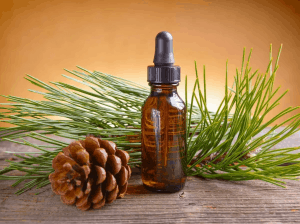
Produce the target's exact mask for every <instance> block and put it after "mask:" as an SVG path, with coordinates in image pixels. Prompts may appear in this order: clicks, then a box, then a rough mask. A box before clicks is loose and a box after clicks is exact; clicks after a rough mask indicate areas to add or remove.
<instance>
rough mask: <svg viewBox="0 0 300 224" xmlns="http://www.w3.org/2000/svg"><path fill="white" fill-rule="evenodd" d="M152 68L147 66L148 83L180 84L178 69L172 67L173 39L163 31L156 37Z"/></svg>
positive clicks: (177, 67)
mask: <svg viewBox="0 0 300 224" xmlns="http://www.w3.org/2000/svg"><path fill="white" fill-rule="evenodd" d="M153 62H154V66H148V82H150V83H156V84H176V83H179V82H180V67H179V66H175V65H174V62H175V61H174V54H173V37H172V35H171V34H170V33H168V32H166V31H163V32H160V33H158V34H157V35H156V38H155V54H154V60H153Z"/></svg>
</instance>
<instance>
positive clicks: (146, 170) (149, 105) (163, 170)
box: [142, 84, 186, 192]
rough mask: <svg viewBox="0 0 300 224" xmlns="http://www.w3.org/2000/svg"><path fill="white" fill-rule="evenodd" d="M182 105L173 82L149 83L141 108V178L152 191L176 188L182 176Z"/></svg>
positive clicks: (179, 184) (183, 177)
mask: <svg viewBox="0 0 300 224" xmlns="http://www.w3.org/2000/svg"><path fill="white" fill-rule="evenodd" d="M185 129H186V108H185V104H184V102H183V101H182V99H181V98H180V97H179V95H178V94H177V84H176V85H171V84H168V85H164V84H160V85H158V84H152V91H151V94H150V96H149V97H148V99H147V100H146V101H145V103H144V106H143V108H142V180H143V183H144V186H145V187H146V188H147V189H149V190H152V191H159V192H176V191H179V190H181V189H182V188H183V187H184V184H185V181H186V176H185V174H184V171H183V166H182V162H181V160H182V158H183V156H184V152H185V138H186V136H185V134H186V131H185Z"/></svg>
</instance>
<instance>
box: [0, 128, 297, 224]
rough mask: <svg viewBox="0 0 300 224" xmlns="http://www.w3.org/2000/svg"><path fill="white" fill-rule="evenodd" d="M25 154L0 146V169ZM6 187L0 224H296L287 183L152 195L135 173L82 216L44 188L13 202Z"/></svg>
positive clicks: (198, 187) (292, 185) (192, 181)
mask: <svg viewBox="0 0 300 224" xmlns="http://www.w3.org/2000/svg"><path fill="white" fill-rule="evenodd" d="M299 141H300V134H299V133H297V135H294V136H291V137H290V138H289V139H287V140H286V141H285V142H282V143H280V144H281V145H277V146H276V148H279V147H293V146H299V145H300V142H299ZM27 150H28V151H33V150H34V149H32V148H28V147H25V146H21V145H16V144H13V143H10V142H0V169H2V168H3V167H5V166H6V165H7V163H6V162H5V161H4V159H9V158H13V156H12V154H6V153H4V151H27ZM16 174H17V173H16V172H15V173H12V175H16ZM12 183H14V181H8V180H4V181H3V180H1V181H0V223H72V224H74V223H114V224H115V223H138V224H142V223H300V182H298V181H287V188H286V189H283V188H281V187H277V186H274V185H272V184H269V183H265V182H262V181H246V182H230V181H222V180H207V179H202V178H197V177H188V180H187V183H186V186H185V188H184V189H183V191H181V192H178V193H173V194H162V193H160V194H157V193H152V192H149V191H147V190H145V189H144V188H143V186H142V181H141V178H140V174H139V171H138V170H135V173H134V174H133V176H132V178H131V179H130V181H129V187H128V191H127V194H126V196H125V198H123V199H118V200H116V201H115V202H113V203H112V204H109V205H106V206H105V207H103V208H102V209H100V210H89V211H86V212H82V211H80V210H78V209H76V207H75V206H67V205H65V204H63V203H62V202H61V201H60V198H59V196H57V195H55V194H54V193H53V192H52V191H51V187H50V186H49V185H48V186H46V187H44V188H41V189H32V190H31V191H28V192H25V193H24V194H22V195H20V196H17V195H15V194H14V192H16V191H17V190H18V189H20V188H21V187H22V186H18V187H16V188H12V187H11V186H10V185H11V184H12ZM37 192H39V194H38V195H35V193H37Z"/></svg>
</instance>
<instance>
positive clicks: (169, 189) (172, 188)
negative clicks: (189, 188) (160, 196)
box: [143, 183, 185, 193]
mask: <svg viewBox="0 0 300 224" xmlns="http://www.w3.org/2000/svg"><path fill="white" fill-rule="evenodd" d="M184 185H185V183H183V184H178V185H169V186H167V187H165V188H164V189H159V188H154V187H150V186H148V185H146V184H143V186H144V188H146V189H147V190H149V191H153V192H157V193H175V192H178V191H181V190H182V189H183V188H184Z"/></svg>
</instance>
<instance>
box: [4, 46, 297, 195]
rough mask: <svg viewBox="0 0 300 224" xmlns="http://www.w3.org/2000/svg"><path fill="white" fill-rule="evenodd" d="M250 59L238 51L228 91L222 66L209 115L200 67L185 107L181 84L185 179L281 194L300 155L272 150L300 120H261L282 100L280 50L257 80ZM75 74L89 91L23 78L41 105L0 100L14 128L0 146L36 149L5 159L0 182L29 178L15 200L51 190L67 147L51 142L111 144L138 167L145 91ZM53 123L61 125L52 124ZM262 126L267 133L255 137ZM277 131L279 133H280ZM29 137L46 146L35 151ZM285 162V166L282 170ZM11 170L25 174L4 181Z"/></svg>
mask: <svg viewBox="0 0 300 224" xmlns="http://www.w3.org/2000/svg"><path fill="white" fill-rule="evenodd" d="M251 52H252V50H251V51H250V53H249V56H248V59H247V60H245V49H244V53H243V59H242V66H241V70H236V75H235V76H234V80H235V81H234V84H233V86H232V88H230V87H229V86H228V83H227V77H228V72H227V63H226V73H225V82H226V86H225V91H224V94H225V96H224V98H223V100H222V102H221V103H220V106H219V108H218V110H217V112H215V113H213V112H210V111H209V110H208V109H207V94H206V78H205V67H204V69H203V81H204V88H203V90H202V89H201V88H200V82H199V79H200V78H199V76H198V70H197V65H196V62H195V72H196V81H195V83H194V88H193V93H192V97H191V100H190V103H187V78H186V83H185V86H186V96H185V100H186V103H187V105H188V106H187V108H188V113H187V145H186V151H185V152H184V153H185V157H184V160H183V161H182V163H183V166H184V168H185V172H186V174H187V175H189V176H202V177H205V178H221V179H227V180H236V181H239V180H253V179H259V180H263V181H267V182H270V183H273V184H276V185H279V186H282V187H284V184H285V182H284V181H283V179H293V180H297V177H299V174H300V169H299V168H300V167H299V162H300V161H299V160H298V159H299V157H300V153H292V152H293V151H295V150H297V149H299V148H300V147H294V148H283V149H276V150H271V148H272V147H273V146H274V145H276V144H277V143H279V142H280V141H282V140H284V139H285V138H287V137H289V136H290V135H292V134H294V133H295V132H297V131H299V129H298V127H299V125H300V113H298V114H296V115H294V116H291V117H290V118H288V119H287V120H286V121H284V122H282V123H280V124H278V125H273V124H274V122H276V121H277V120H278V119H279V118H281V117H282V116H284V115H286V114H289V113H291V112H292V111H294V110H296V109H298V107H289V108H287V109H285V110H283V111H282V112H280V113H279V114H277V115H276V116H274V117H273V118H271V119H270V120H267V121H265V122H264V120H265V118H266V115H267V114H269V112H270V111H272V110H273V109H274V108H275V107H276V106H277V105H278V104H279V102H280V100H281V99H282V98H283V96H284V95H285V94H286V93H287V91H286V92H284V93H283V94H282V95H278V90H279V87H278V88H276V89H275V88H274V80H275V76H276V71H277V69H278V60H279V55H280V52H281V47H280V50H279V54H278V57H277V60H276V62H275V65H274V70H273V71H272V56H271V52H272V49H270V62H269V65H268V68H267V71H266V72H265V73H262V74H260V73H258V70H256V71H254V72H252V70H251V68H250V66H249V62H250V57H251ZM78 69H80V70H79V71H69V70H66V71H67V72H69V73H70V74H71V75H72V76H67V75H63V76H64V77H66V78H68V79H71V80H73V81H76V82H78V83H81V84H83V85H85V86H86V87H87V88H88V90H85V89H86V88H85V89H82V88H79V87H76V86H74V85H70V84H68V83H63V82H51V84H52V85H48V84H46V83H44V82H42V81H40V80H38V79H36V78H34V77H32V76H30V75H28V76H27V77H26V79H27V80H28V81H29V82H31V83H32V84H33V85H35V86H38V87H41V88H42V89H44V92H40V91H35V90H30V91H31V92H34V93H37V94H42V95H43V97H44V98H45V100H43V101H37V100H31V99H26V98H21V97H15V96H4V97H5V98H6V99H7V100H8V101H11V102H10V103H2V104H1V105H2V106H1V107H0V109H3V110H4V111H3V112H0V122H6V123H10V124H13V127H9V128H4V127H2V128H0V141H11V142H15V143H18V144H23V145H27V146H30V147H33V148H35V149H37V151H36V152H30V153H29V152H7V153H14V154H15V155H16V156H17V157H19V158H21V159H22V161H20V162H15V161H9V160H8V162H9V163H10V165H9V166H8V167H6V168H4V169H3V170H1V171H0V180H1V179H2V180H4V179H12V180H16V182H15V183H14V184H13V186H17V185H18V184H20V183H21V182H23V181H24V180H27V179H31V181H30V182H27V183H25V184H24V187H23V188H22V189H21V190H19V191H18V192H17V193H18V194H20V193H23V192H24V191H26V190H28V189H31V188H32V187H34V186H36V187H37V188H40V187H43V186H45V185H47V184H49V183H50V182H49V180H48V175H49V174H50V173H52V172H53V171H54V170H53V168H52V159H53V158H54V157H55V156H56V155H57V153H58V152H59V151H61V150H62V148H63V147H66V146H67V145H68V143H66V142H63V141H60V140H57V139H56V138H54V137H55V136H60V137H64V138H68V139H74V140H78V139H84V138H85V137H86V136H87V135H94V136H101V138H102V139H107V140H113V141H114V142H115V143H116V144H117V146H118V148H120V149H123V150H126V151H127V152H128V153H129V154H130V162H129V164H130V165H131V166H140V165H141V150H140V145H141V143H140V131H141V130H140V128H141V114H140V111H141V107H142V105H143V102H144V100H145V99H146V98H147V97H148V95H149V88H146V87H143V86H140V85H138V84H136V83H134V82H131V81H129V80H125V79H122V78H119V77H116V76H112V75H109V74H105V73H101V72H97V71H94V72H91V71H88V70H86V69H84V68H81V67H78ZM53 116H55V117H57V116H58V117H59V118H60V119H59V120H55V119H51V117H53ZM272 125H273V126H272ZM267 126H272V128H271V129H270V130H269V131H268V132H267V133H266V134H263V135H259V136H258V134H259V133H260V132H261V131H262V130H263V129H265V128H266V127H267ZM280 126H285V128H284V129H283V130H281V131H278V130H277V129H278V128H279V127H280ZM276 130H277V131H276ZM49 134H51V135H50V136H49ZM25 137H27V138H26V139H25ZM28 137H29V139H36V140H39V141H40V142H43V143H44V144H42V145H40V144H34V143H32V142H31V141H30V140H28ZM49 144H50V145H49ZM286 163H288V164H290V165H287V166H281V165H282V164H286ZM13 170H20V171H24V172H25V173H26V174H25V175H24V176H10V175H6V173H8V172H10V171H13Z"/></svg>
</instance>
